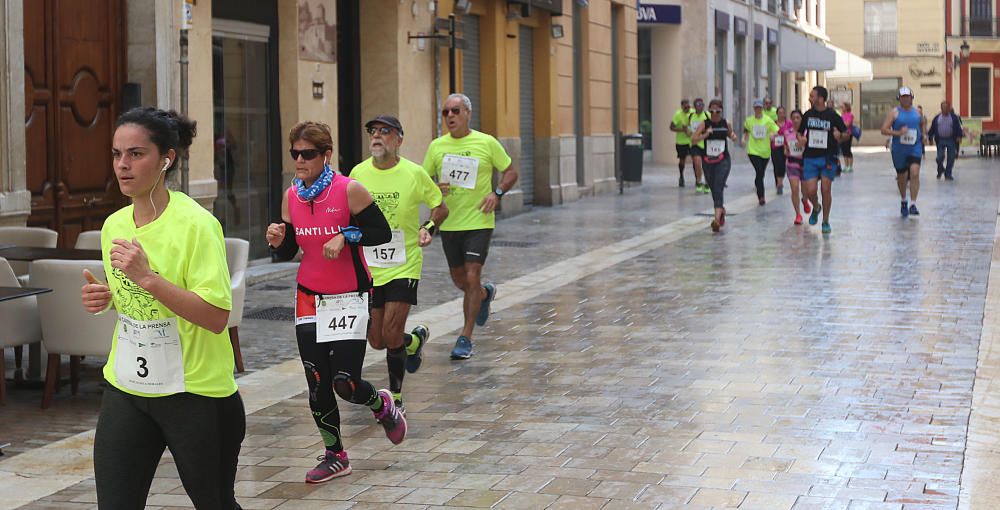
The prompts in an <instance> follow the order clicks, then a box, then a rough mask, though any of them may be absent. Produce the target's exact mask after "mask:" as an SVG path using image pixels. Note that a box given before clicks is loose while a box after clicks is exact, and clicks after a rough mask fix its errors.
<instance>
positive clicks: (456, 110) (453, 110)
mask: <svg viewBox="0 0 1000 510" xmlns="http://www.w3.org/2000/svg"><path fill="white" fill-rule="evenodd" d="M449 112H450V113H451V114H452V115H458V114H459V113H462V109H461V108H458V107H455V108H451V109H448V108H445V109H444V110H441V116H442V117H447V116H448V113H449Z"/></svg>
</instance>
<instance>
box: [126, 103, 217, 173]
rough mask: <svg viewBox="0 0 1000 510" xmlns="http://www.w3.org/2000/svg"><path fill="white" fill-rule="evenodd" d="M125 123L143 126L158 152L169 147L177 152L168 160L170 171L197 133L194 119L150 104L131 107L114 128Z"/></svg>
mask: <svg viewBox="0 0 1000 510" xmlns="http://www.w3.org/2000/svg"><path fill="white" fill-rule="evenodd" d="M125 124H135V125H136V126H141V127H142V128H144V129H145V130H146V132H147V133H149V139H150V140H151V141H152V142H153V143H154V144H155V145H156V148H157V149H159V151H160V154H166V153H167V152H168V151H170V149H173V150H174V152H176V153H177V157H176V158H174V160H173V161H171V162H170V167H169V168H167V172H170V171H172V170H173V169H174V168H175V167H176V165H177V160H179V159H180V158H181V157H182V156H184V155H186V154H187V150H188V147H190V146H191V141H192V140H194V137H195V136H196V135H197V134H198V133H197V129H196V123H195V121H193V120H191V119H189V118H187V117H185V116H183V115H181V114H179V113H177V112H176V111H174V110H169V111H167V110H160V109H158V108H153V107H151V106H145V107H143V106H140V107H136V108H132V109H131V110H129V111H127V112H125V113H123V114H121V116H119V117H118V122H116V123H115V129H118V128H120V127H122V126H124V125H125Z"/></svg>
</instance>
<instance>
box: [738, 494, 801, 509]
mask: <svg viewBox="0 0 1000 510" xmlns="http://www.w3.org/2000/svg"><path fill="white" fill-rule="evenodd" d="M797 499H798V496H794V495H790V494H768V493H765V492H749V493H747V497H746V499H744V500H743V501H742V502H741V503H740V505H739V509H740V510H789V509H790V508H792V507H793V506H795V501H796V500H797Z"/></svg>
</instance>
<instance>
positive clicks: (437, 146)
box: [424, 94, 518, 359]
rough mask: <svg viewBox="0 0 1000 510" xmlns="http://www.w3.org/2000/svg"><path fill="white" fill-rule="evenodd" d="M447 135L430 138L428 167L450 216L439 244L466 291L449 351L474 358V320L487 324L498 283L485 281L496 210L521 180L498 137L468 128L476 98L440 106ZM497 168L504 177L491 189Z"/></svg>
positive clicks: (455, 355)
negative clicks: (459, 324) (459, 323)
mask: <svg viewBox="0 0 1000 510" xmlns="http://www.w3.org/2000/svg"><path fill="white" fill-rule="evenodd" d="M441 116H442V117H444V122H445V126H446V127H447V128H448V133H447V134H445V135H444V136H442V137H440V138H438V139H436V140H434V141H433V142H431V145H430V147H428V148H427V155H426V156H424V170H427V173H428V174H430V176H431V177H432V178H434V179H437V181H438V186H439V187H440V188H441V192H442V193H444V196H445V199H444V201H445V204H447V205H448V211H449V214H448V219H447V220H445V221H444V224H442V225H441V244H442V245H443V246H444V254H445V256H446V258H447V259H448V269H449V270H450V271H451V279H452V281H453V282H454V283H455V286H456V287H458V288H459V289H461V290H462V291H463V292H464V293H465V300H464V302H463V312H464V314H465V324H464V326H463V327H462V333H461V335H459V337H458V340H456V341H455V347H454V348H453V349H452V351H451V358H452V359H469V358H470V357H471V356H472V329H473V325H474V324H478V325H480V326H482V325H483V324H486V321H487V320H488V319H489V314H490V303H491V302H492V301H493V298H494V296H496V286H494V285H493V284H492V283H490V282H486V284H485V285H483V284H481V283H480V282H481V281H482V272H483V264H485V263H486V257H487V255H488V253H489V249H490V237H491V236H492V234H493V226H494V216H493V211H494V210H495V209H496V207H497V204H499V203H500V198H501V197H502V196H503V195H504V193H506V192H508V191H510V189H511V188H513V187H514V184H516V183H517V177H518V173H517V169H516V168H515V167H514V165H513V164H512V163H511V159H510V156H508V155H507V151H505V150H504V148H503V146H501V145H500V142H498V141H497V139H496V138H493V137H492V136H490V135H487V134H485V133H480V132H479V131H475V130H472V129H470V128H469V120H470V119H471V118H472V101H470V100H469V98H468V96H466V95H465V94H452V95H450V96H448V98H447V99H446V100H445V102H444V108H443V109H442V110H441ZM493 169H497V170H499V171H500V173H501V175H502V177H501V178H500V184H499V185H498V186H497V188H496V189H495V190H493V191H491V188H492V183H493Z"/></svg>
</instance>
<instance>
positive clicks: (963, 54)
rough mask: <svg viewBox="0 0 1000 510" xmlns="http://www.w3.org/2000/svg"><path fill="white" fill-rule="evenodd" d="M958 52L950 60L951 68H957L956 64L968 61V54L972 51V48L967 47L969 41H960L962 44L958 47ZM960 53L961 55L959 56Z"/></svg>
mask: <svg viewBox="0 0 1000 510" xmlns="http://www.w3.org/2000/svg"><path fill="white" fill-rule="evenodd" d="M958 50H959V54H958V55H955V56H954V57H953V58H954V60H953V61H952V67H951V68H952V69H958V66H960V65H962V64H964V63H966V62H968V61H969V55H970V54H971V53H972V51H971V50H972V48H970V47H969V41H962V45H961V46H959V48H958ZM959 55H961V56H959Z"/></svg>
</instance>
